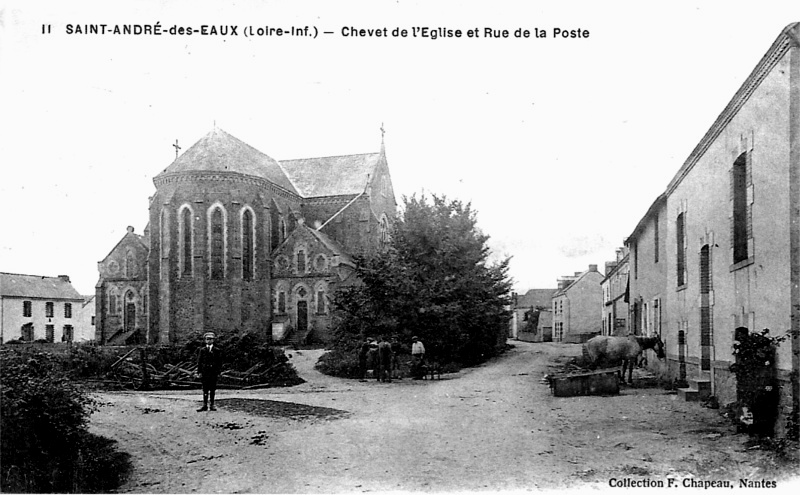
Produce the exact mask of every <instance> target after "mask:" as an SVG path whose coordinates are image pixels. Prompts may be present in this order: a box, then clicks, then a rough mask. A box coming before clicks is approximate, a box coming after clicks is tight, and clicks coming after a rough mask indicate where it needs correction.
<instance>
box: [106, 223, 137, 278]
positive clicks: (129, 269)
mask: <svg viewBox="0 0 800 495" xmlns="http://www.w3.org/2000/svg"><path fill="white" fill-rule="evenodd" d="M148 254H149V249H148V248H147V246H146V245H145V243H144V240H143V238H142V237H141V236H139V235H136V234H134V233H133V228H132V227H128V233H127V234H125V235H124V236H123V237H122V239H120V241H119V242H118V243H117V245H116V246H114V248H113V249H112V250H111V252H110V253H108V255H107V256H106V257H105V258H104V259H103V261H100V262H98V263H97V270H98V271H99V272H100V278H104V279H112V278H128V279H131V278H133V279H144V278H147V256H148Z"/></svg>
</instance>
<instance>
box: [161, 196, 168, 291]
mask: <svg viewBox="0 0 800 495" xmlns="http://www.w3.org/2000/svg"><path fill="white" fill-rule="evenodd" d="M159 231H160V232H159V233H160V234H161V235H160V238H161V245H160V249H161V259H160V260H159V262H160V270H159V271H160V274H161V278H166V277H167V276H168V275H169V272H168V270H169V263H166V262H164V259H165V258H168V257H169V215H168V213H167V209H166V208H163V209H162V210H161V225H159Z"/></svg>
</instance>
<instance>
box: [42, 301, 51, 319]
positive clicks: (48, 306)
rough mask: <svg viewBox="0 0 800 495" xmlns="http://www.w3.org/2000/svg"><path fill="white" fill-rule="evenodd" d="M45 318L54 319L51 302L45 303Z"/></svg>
mask: <svg viewBox="0 0 800 495" xmlns="http://www.w3.org/2000/svg"><path fill="white" fill-rule="evenodd" d="M44 317H45V318H52V317H53V303H51V302H46V303H44Z"/></svg>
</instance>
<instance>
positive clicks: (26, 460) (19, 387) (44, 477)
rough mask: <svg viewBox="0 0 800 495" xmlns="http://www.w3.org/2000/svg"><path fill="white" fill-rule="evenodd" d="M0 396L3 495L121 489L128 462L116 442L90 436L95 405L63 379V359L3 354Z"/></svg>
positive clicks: (0, 486) (0, 481) (3, 351)
mask: <svg viewBox="0 0 800 495" xmlns="http://www.w3.org/2000/svg"><path fill="white" fill-rule="evenodd" d="M0 390H1V392H0V394H1V395H0V402H2V408H0V431H2V438H1V439H0V454H1V455H2V460H3V462H2V466H1V467H0V490H2V491H5V492H9V491H11V492H87V491H98V490H107V489H109V488H114V487H116V486H118V484H119V483H120V482H121V480H122V479H123V478H124V476H125V474H126V472H127V469H128V466H129V464H128V462H127V457H126V456H125V454H120V453H118V452H117V451H116V449H114V448H113V446H112V444H111V441H109V440H105V439H101V438H100V437H96V436H94V435H91V434H89V433H88V431H87V429H86V425H87V422H88V419H89V415H90V414H91V412H92V411H93V407H94V405H93V402H92V400H91V399H90V398H89V397H88V395H87V394H86V392H85V391H84V390H83V389H82V388H81V387H80V386H78V385H77V384H75V383H73V382H71V381H69V379H68V378H66V377H65V376H64V374H63V373H62V372H61V364H60V363H59V362H58V359H56V358H55V357H54V356H51V355H49V354H45V353H42V352H38V351H36V352H26V353H22V352H19V351H16V350H12V349H7V348H6V349H1V350H0ZM109 466H111V467H116V470H114V471H113V472H112V471H109ZM98 473H103V476H99V477H98Z"/></svg>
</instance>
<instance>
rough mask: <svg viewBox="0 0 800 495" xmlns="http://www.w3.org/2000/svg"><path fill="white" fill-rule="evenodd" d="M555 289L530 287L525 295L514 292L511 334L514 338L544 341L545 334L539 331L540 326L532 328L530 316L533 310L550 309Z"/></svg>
mask: <svg viewBox="0 0 800 495" xmlns="http://www.w3.org/2000/svg"><path fill="white" fill-rule="evenodd" d="M555 291H556V290H555V289H530V290H529V291H528V292H526V293H525V294H523V295H520V294H516V293H514V294H513V304H514V306H513V311H512V314H511V335H509V336H510V337H511V338H513V339H519V340H524V341H527V342H542V341H543V339H544V335H543V334H542V333H540V332H539V326H538V322H537V326H536V327H535V328H531V320H530V318H531V317H532V316H533V312H534V311H536V312H539V314H540V315H541V311H543V310H549V309H550V304H551V298H552V297H553V293H554V292H555Z"/></svg>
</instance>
